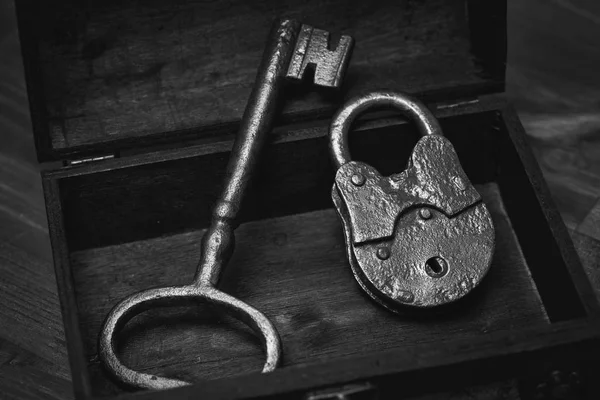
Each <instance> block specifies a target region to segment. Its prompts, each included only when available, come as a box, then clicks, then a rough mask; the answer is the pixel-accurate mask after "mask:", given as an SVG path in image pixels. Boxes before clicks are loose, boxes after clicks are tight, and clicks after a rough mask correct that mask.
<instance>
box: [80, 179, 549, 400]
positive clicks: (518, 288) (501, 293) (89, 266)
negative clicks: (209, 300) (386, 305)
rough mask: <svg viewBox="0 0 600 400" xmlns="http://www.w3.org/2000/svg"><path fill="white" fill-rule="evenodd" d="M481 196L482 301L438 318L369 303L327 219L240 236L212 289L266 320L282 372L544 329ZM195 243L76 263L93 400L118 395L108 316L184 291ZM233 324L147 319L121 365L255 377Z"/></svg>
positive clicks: (518, 259)
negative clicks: (102, 347)
mask: <svg viewBox="0 0 600 400" xmlns="http://www.w3.org/2000/svg"><path fill="white" fill-rule="evenodd" d="M477 188H478V190H479V191H480V192H481V193H482V196H483V198H484V200H485V201H486V203H487V204H488V207H489V210H490V213H491V215H492V218H493V220H494V224H495V226H496V231H497V239H496V246H497V250H496V253H495V254H496V256H495V258H494V261H493V263H492V267H491V270H490V273H489V275H488V276H487V277H486V279H485V280H484V282H483V283H482V285H481V286H480V288H479V289H478V291H476V292H474V293H473V296H472V297H470V298H469V299H468V300H467V302H466V303H462V304H461V305H459V306H457V307H456V308H453V309H451V310H445V311H444V312H443V313H436V314H437V315H436V316H435V318H433V317H431V316H430V317H429V318H423V319H422V318H417V319H412V318H413V317H411V316H409V315H407V316H405V318H403V319H399V318H398V317H397V316H395V315H394V314H392V313H389V312H387V311H386V310H383V309H381V308H380V307H379V306H377V305H375V304H373V303H372V302H371V301H368V300H367V297H366V296H365V295H364V294H363V293H362V292H361V291H360V289H359V287H358V285H357V284H356V282H355V281H354V278H353V276H352V274H351V271H350V269H349V268H348V265H347V263H346V262H345V249H344V244H343V236H342V231H341V226H340V224H339V221H338V217H337V215H336V214H335V211H334V210H332V209H329V210H324V211H316V212H313V213H307V214H298V215H293V216H289V217H283V218H276V219H271V220H263V221H257V222H251V223H247V224H244V225H242V226H241V227H240V228H239V229H238V230H237V231H236V233H237V234H236V251H235V253H234V256H233V258H232V260H231V262H230V267H229V268H228V269H227V271H226V272H225V276H224V277H223V279H222V281H221V283H220V285H219V287H220V288H221V289H222V290H223V291H225V292H226V293H229V294H232V295H234V296H236V297H239V298H241V299H243V300H244V301H247V302H248V303H250V304H252V305H253V306H254V307H257V308H258V309H260V310H261V311H262V312H264V313H265V315H267V316H268V318H270V319H271V320H272V321H273V323H274V324H275V326H276V327H277V329H278V331H279V333H280V335H281V339H282V342H283V352H284V354H285V356H284V357H285V359H284V367H285V366H292V365H297V364H307V363H316V362H320V361H329V360H331V359H335V358H339V357H346V356H353V355H365V354H366V353H365V350H366V349H368V350H367V351H368V352H371V351H373V352H377V351H383V350H386V349H389V348H397V347H404V346H407V347H410V346H412V345H414V344H418V343H421V344H422V343H434V342H436V341H439V340H440V339H441V338H443V339H442V340H452V339H456V338H465V337H471V336H473V337H476V336H477V335H482V334H483V335H485V334H488V333H490V332H495V331H498V330H511V329H519V328H522V327H523V326H528V327H533V326H536V324H541V325H546V324H548V320H547V317H546V315H545V313H544V308H543V305H542V304H541V301H540V299H539V297H538V295H537V293H536V290H535V288H534V285H533V282H532V281H531V279H530V277H529V272H528V269H527V267H526V265H525V259H524V257H523V254H522V252H521V250H520V248H519V244H518V242H517V239H516V237H515V234H514V232H513V231H512V228H511V226H510V221H509V219H508V216H507V215H506V214H505V211H504V209H503V206H502V204H501V201H502V200H501V197H500V193H499V191H498V188H497V186H496V185H494V184H488V185H484V186H478V187H477ZM201 236H202V232H199V231H197V232H191V233H187V234H181V235H175V236H170V237H163V238H157V239H151V240H147V241H140V242H133V243H128V244H122V245H116V246H110V247H104V248H98V249H90V250H85V251H81V252H76V253H73V254H72V256H71V263H72V264H71V270H72V273H73V280H74V286H75V290H76V297H77V303H78V310H79V320H80V326H81V330H82V336H83V340H84V342H85V346H84V347H85V349H86V351H87V354H88V357H89V359H90V367H89V368H90V373H91V374H92V379H91V381H92V383H93V385H94V394H95V395H107V394H113V393H115V391H116V389H115V388H113V386H112V385H109V384H108V382H106V376H105V375H104V372H103V371H102V369H101V368H99V367H100V366H99V365H98V362H97V355H96V353H97V349H96V343H97V338H98V332H99V329H100V326H101V323H102V322H103V320H104V318H105V316H106V314H107V313H108V311H109V310H110V308H111V307H112V306H114V304H116V302H117V301H119V300H121V299H122V298H123V297H125V296H127V295H129V294H132V293H134V292H135V291H138V290H141V289H145V288H148V287H152V286H156V285H158V286H161V285H178V284H185V283H188V282H190V281H191V279H192V278H193V275H194V272H195V265H196V262H197V260H198V258H199V253H198V251H199V248H198V243H199V241H200V238H201ZM267 282H268V284H267ZM314 299H319V301H318V302H315V301H314ZM492 310H493V311H492ZM231 325H232V326H234V327H235V330H231V329H227V328H224V327H223V326H221V325H219V324H218V323H216V322H215V321H214V319H210V318H208V316H207V315H206V312H205V310H202V307H199V309H194V308H191V309H187V310H178V312H176V313H172V312H169V310H161V311H155V310H152V311H150V312H148V313H145V314H144V315H142V316H140V317H136V319H135V320H134V321H133V322H131V323H130V324H129V325H128V326H127V327H126V329H125V330H124V332H123V335H122V340H123V347H122V354H123V360H124V362H125V363H127V364H128V365H130V366H132V367H134V368H139V369H140V370H143V371H146V372H150V373H154V374H159V375H163V376H176V377H179V378H183V379H189V380H196V381H197V380H199V379H215V378H218V377H224V376H232V375H238V374H242V373H247V372H249V371H252V370H257V369H259V368H260V366H261V361H262V352H261V349H260V347H259V346H258V345H257V344H258V343H257V340H255V338H254V337H253V336H252V335H251V334H249V330H248V329H247V328H246V329H244V328H241V324H231ZM240 328H241V329H240ZM198 344H202V345H198Z"/></svg>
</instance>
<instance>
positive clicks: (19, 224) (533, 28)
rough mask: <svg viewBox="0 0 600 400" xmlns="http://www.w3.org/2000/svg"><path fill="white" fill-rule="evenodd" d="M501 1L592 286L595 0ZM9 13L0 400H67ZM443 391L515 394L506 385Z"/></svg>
mask: <svg viewBox="0 0 600 400" xmlns="http://www.w3.org/2000/svg"><path fill="white" fill-rule="evenodd" d="M508 3H509V11H508V36H509V52H508V70H507V94H508V96H509V98H510V99H511V100H512V102H513V103H514V104H515V106H516V108H517V110H518V112H519V115H520V117H521V119H522V121H523V124H524V126H525V128H526V130H527V133H528V135H529V138H530V143H531V145H532V147H533V149H534V151H535V153H536V156H537V159H538V161H539V163H540V165H541V167H542V170H543V172H544V175H545V177H546V179H547V181H548V184H549V186H550V189H551V191H552V194H553V196H554V200H555V202H556V205H557V206H558V208H559V210H560V212H561V214H562V216H563V218H564V221H565V224H566V225H567V227H568V228H569V231H570V233H571V236H572V238H573V241H574V243H575V246H576V248H577V251H578V252H579V254H580V255H581V256H582V259H583V261H584V264H585V267H586V270H587V271H588V273H589V275H590V279H591V280H592V282H593V283H594V285H595V287H596V288H597V290H599V291H600V262H598V261H596V260H595V259H594V258H592V257H590V256H589V254H591V250H592V249H598V247H599V246H600V2H599V1H597V0H509V1H508ZM14 14H15V12H14V4H13V0H0V135H1V136H0V138H1V139H2V142H1V145H0V227H1V228H0V398H1V399H4V398H6V399H12V398H22V399H41V398H43V399H46V398H49V399H71V398H73V395H72V392H71V386H70V371H69V366H68V361H67V350H66V346H65V341H64V336H63V329H62V319H61V315H60V308H59V302H58V297H57V290H56V282H55V278H54V271H53V265H52V258H51V250H50V243H49V238H48V228H47V222H46V214H45V209H44V199H43V195H42V189H41V180H40V175H39V165H38V163H37V161H36V157H35V150H34V145H33V138H32V129H31V121H30V116H29V109H28V103H27V95H26V90H25V82H24V76H23V67H22V60H21V54H20V48H19V40H18V34H17V27H16V20H15V15H14ZM448 396H449V395H443V396H441V398H447V397H448ZM451 397H452V398H453V399H463V398H464V399H466V398H486V399H516V398H518V392H517V389H516V383H515V382H512V381H509V382H501V383H498V384H495V385H488V386H484V387H479V388H467V389H464V390H462V391H458V392H456V393H453V394H452V396H451ZM427 398H428V399H429V398H432V397H431V396H427Z"/></svg>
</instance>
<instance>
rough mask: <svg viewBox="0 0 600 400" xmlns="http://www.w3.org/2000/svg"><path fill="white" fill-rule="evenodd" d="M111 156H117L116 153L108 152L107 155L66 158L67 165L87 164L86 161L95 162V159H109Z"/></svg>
mask: <svg viewBox="0 0 600 400" xmlns="http://www.w3.org/2000/svg"><path fill="white" fill-rule="evenodd" d="M111 158H115V155H114V154H108V155H105V156H98V157H89V158H82V159H79V160H66V162H65V165H80V164H85V163H90V162H95V161H102V160H109V159H111Z"/></svg>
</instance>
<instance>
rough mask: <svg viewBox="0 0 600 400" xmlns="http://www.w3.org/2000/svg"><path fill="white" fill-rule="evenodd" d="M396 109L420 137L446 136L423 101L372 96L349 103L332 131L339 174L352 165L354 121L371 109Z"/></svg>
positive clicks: (394, 94)
mask: <svg viewBox="0 0 600 400" xmlns="http://www.w3.org/2000/svg"><path fill="white" fill-rule="evenodd" d="M381 106H387V107H392V108H394V109H396V110H398V111H400V113H401V114H402V115H404V116H406V117H408V118H410V119H411V120H412V121H414V122H415V123H416V124H417V128H418V130H419V133H420V134H421V135H422V136H425V135H440V136H443V133H442V128H441V127H440V125H439V123H438V121H437V119H436V118H435V116H434V115H433V113H432V112H431V111H429V109H428V108H427V107H425V105H424V104H423V103H421V102H420V101H419V100H417V99H415V98H413V97H411V96H408V95H406V94H402V93H398V92H387V91H379V92H371V93H368V94H365V95H361V96H356V97H354V98H352V99H350V100H348V101H347V102H346V103H345V104H344V106H343V107H341V108H340V109H339V110H338V111H337V113H336V114H335V115H334V117H333V119H332V121H331V125H330V127H329V135H330V136H329V137H330V140H329V150H330V152H331V157H332V159H333V162H334V164H335V168H336V170H337V169H338V168H340V167H341V166H342V165H344V164H346V163H347V162H350V161H352V159H351V157H350V148H349V146H348V132H349V131H350V128H351V126H352V123H353V122H354V120H355V119H356V118H357V117H358V116H359V115H360V114H362V113H363V112H365V111H366V110H367V109H369V108H373V107H381Z"/></svg>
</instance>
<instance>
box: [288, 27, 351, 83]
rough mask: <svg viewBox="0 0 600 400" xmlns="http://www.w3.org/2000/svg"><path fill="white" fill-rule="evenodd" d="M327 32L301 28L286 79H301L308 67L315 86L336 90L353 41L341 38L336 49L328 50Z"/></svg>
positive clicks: (346, 64)
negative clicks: (312, 73) (311, 71)
mask: <svg viewBox="0 0 600 400" xmlns="http://www.w3.org/2000/svg"><path fill="white" fill-rule="evenodd" d="M328 43H329V32H327V31H324V30H321V29H315V28H313V27H311V26H308V25H303V26H302V29H301V31H300V34H299V35H298V40H297V41H296V49H295V51H294V56H293V57H292V60H291V62H290V66H289V68H288V72H287V77H288V78H291V79H298V80H301V79H302V77H303V75H304V73H305V72H306V69H307V67H308V66H313V67H314V68H315V77H314V84H315V85H317V86H322V87H338V86H340V85H341V83H342V79H343V78H344V72H345V71H346V68H347V66H348V63H349V62H350V57H351V56H352V49H353V47H354V39H352V38H351V37H350V36H342V37H341V38H340V40H339V43H338V45H337V47H336V48H335V50H329V45H328Z"/></svg>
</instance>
